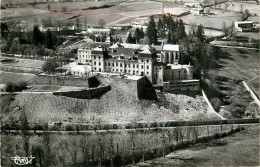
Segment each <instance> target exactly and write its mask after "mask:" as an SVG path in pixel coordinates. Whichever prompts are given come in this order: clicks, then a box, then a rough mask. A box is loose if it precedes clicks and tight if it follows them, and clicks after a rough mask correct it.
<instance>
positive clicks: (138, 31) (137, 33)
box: [126, 28, 145, 43]
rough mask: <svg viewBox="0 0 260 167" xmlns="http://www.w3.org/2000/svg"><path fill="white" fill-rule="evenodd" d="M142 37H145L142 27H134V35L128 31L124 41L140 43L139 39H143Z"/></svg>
mask: <svg viewBox="0 0 260 167" xmlns="http://www.w3.org/2000/svg"><path fill="white" fill-rule="evenodd" d="M144 37H145V34H144V30H143V28H141V29H139V28H136V29H135V32H134V35H132V33H131V32H129V34H128V36H127V39H126V43H140V40H141V39H143V38H144Z"/></svg>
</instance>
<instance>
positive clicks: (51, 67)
mask: <svg viewBox="0 0 260 167" xmlns="http://www.w3.org/2000/svg"><path fill="white" fill-rule="evenodd" d="M57 67H59V64H58V63H57V62H56V60H55V59H48V60H47V61H46V62H45V63H44V64H43V65H42V70H43V71H47V72H49V73H50V72H54V71H55V69H56V68H57Z"/></svg>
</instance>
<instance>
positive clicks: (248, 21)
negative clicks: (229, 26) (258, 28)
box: [235, 20, 253, 24]
mask: <svg viewBox="0 0 260 167" xmlns="http://www.w3.org/2000/svg"><path fill="white" fill-rule="evenodd" d="M235 24H253V21H251V20H247V21H236V22H235Z"/></svg>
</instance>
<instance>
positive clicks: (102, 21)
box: [98, 19, 106, 27]
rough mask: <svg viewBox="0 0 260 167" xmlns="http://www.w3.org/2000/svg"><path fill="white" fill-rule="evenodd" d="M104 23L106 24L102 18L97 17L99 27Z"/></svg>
mask: <svg viewBox="0 0 260 167" xmlns="http://www.w3.org/2000/svg"><path fill="white" fill-rule="evenodd" d="M105 24H106V22H105V20H104V19H99V21H98V25H99V26H100V27H104V26H105Z"/></svg>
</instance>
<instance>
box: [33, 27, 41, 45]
mask: <svg viewBox="0 0 260 167" xmlns="http://www.w3.org/2000/svg"><path fill="white" fill-rule="evenodd" d="M41 42H43V41H42V35H41V31H40V30H39V28H38V26H37V25H35V26H34V27H33V34H32V44H34V45H36V46H37V45H38V44H39V43H41Z"/></svg>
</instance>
